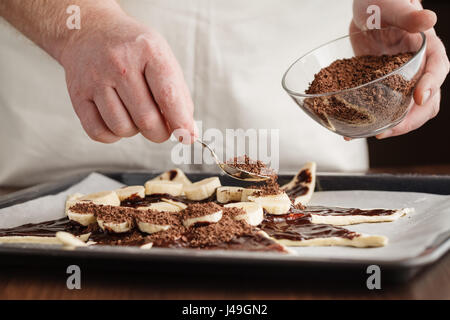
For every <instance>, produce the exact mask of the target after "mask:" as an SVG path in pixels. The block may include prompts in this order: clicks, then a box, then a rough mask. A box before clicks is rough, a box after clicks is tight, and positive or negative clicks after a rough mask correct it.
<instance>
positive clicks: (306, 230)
mask: <svg viewBox="0 0 450 320" xmlns="http://www.w3.org/2000/svg"><path fill="white" fill-rule="evenodd" d="M260 227H261V229H262V230H264V231H265V232H267V234H268V235H269V236H271V237H273V238H275V239H286V240H292V241H301V240H309V239H315V238H330V237H341V238H347V239H353V238H354V237H356V236H358V234H357V233H356V232H353V231H350V230H347V229H344V228H340V227H335V226H331V225H328V224H313V223H311V216H310V215H309V214H302V213H290V214H284V215H266V216H265V219H264V221H263V222H262V224H261V226H260Z"/></svg>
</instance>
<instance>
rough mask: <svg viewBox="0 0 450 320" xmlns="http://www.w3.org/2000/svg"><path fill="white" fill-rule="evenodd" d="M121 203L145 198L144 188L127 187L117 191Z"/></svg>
mask: <svg viewBox="0 0 450 320" xmlns="http://www.w3.org/2000/svg"><path fill="white" fill-rule="evenodd" d="M116 193H117V196H118V197H119V199H120V201H125V200H133V199H136V198H141V199H143V198H145V187H144V186H127V187H123V188H120V189H117V190H116Z"/></svg>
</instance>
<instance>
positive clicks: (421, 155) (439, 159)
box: [368, 0, 450, 172]
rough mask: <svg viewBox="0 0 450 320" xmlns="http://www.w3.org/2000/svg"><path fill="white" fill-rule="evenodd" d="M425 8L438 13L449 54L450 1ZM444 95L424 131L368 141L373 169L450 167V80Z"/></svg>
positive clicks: (439, 29) (427, 3)
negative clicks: (435, 115)
mask: <svg viewBox="0 0 450 320" xmlns="http://www.w3.org/2000/svg"><path fill="white" fill-rule="evenodd" d="M422 4H423V6H424V7H425V8H426V9H430V10H433V11H434V12H436V14H437V16H438V22H437V24H436V26H435V29H436V32H437V34H438V36H439V37H440V38H441V39H442V42H443V43H444V45H445V47H446V50H447V53H449V52H450V1H449V0H442V1H436V0H435V1H432V0H425V1H423V2H422ZM441 94H442V98H441V110H440V112H439V114H438V115H437V117H436V118H434V119H432V120H430V121H428V122H427V123H426V124H425V125H424V126H422V127H421V128H419V129H417V130H415V131H413V132H410V133H408V134H406V135H403V136H399V137H394V138H388V139H384V140H377V139H375V138H370V139H368V143H369V152H370V167H371V168H372V169H377V170H379V169H382V168H388V167H404V168H405V172H407V171H411V172H413V171H417V170H415V169H417V167H420V166H431V165H439V166H442V167H447V166H450V80H449V78H448V77H447V79H446V81H445V83H444V85H443V86H442V88H441ZM425 171H426V169H425Z"/></svg>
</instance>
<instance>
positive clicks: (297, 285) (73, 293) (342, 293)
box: [0, 166, 450, 299]
mask: <svg viewBox="0 0 450 320" xmlns="http://www.w3.org/2000/svg"><path fill="white" fill-rule="evenodd" d="M372 171H375V172H391V173H392V172H399V171H401V172H402V173H405V172H422V173H440V174H450V166H440V167H436V170H433V169H432V168H430V167H427V168H413V170H408V169H404V170H398V169H376V170H372ZM66 278H67V274H66V270H65V268H64V267H62V266H61V267H52V268H25V267H8V268H2V269H1V271H0V299H450V254H447V255H446V256H444V257H443V258H442V259H441V260H440V261H438V262H437V263H435V264H434V265H432V266H430V267H428V268H426V269H425V270H423V271H422V272H421V273H420V274H418V275H417V276H416V277H414V278H413V279H412V280H411V281H409V282H407V283H404V284H392V283H384V282H383V281H382V289H381V290H368V289H367V287H366V284H365V282H364V281H361V280H358V281H352V280H344V279H340V278H339V274H336V277H335V278H333V280H330V278H329V277H328V278H327V280H326V281H321V280H320V279H319V277H315V278H312V279H301V280H298V281H295V279H292V281H289V280H286V279H284V280H282V281H277V279H276V277H275V278H274V279H271V280H267V281H264V280H262V279H260V278H257V277H250V276H249V275H248V274H243V275H242V276H237V277H234V278H230V277H226V278H220V277H215V278H211V277H204V278H202V277H198V276H196V277H189V276H186V275H178V276H177V275H173V274H171V275H163V274H158V275H157V276H155V275H154V274H151V273H148V272H145V270H143V271H142V272H139V273H130V272H120V271H113V270H109V269H104V270H98V269H90V268H83V269H82V284H81V286H82V288H81V290H69V289H67V287H66Z"/></svg>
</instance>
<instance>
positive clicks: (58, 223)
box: [0, 217, 69, 237]
mask: <svg viewBox="0 0 450 320" xmlns="http://www.w3.org/2000/svg"><path fill="white" fill-rule="evenodd" d="M68 224H69V219H68V218H67V217H65V218H61V219H58V220H50V221H45V222H40V223H28V224H24V225H21V226H18V227H14V228H9V229H0V237H12V236H21V237H23V236H37V237H53V236H54V235H55V233H56V232H58V231H64V230H65V228H66V226H67V225H68Z"/></svg>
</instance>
